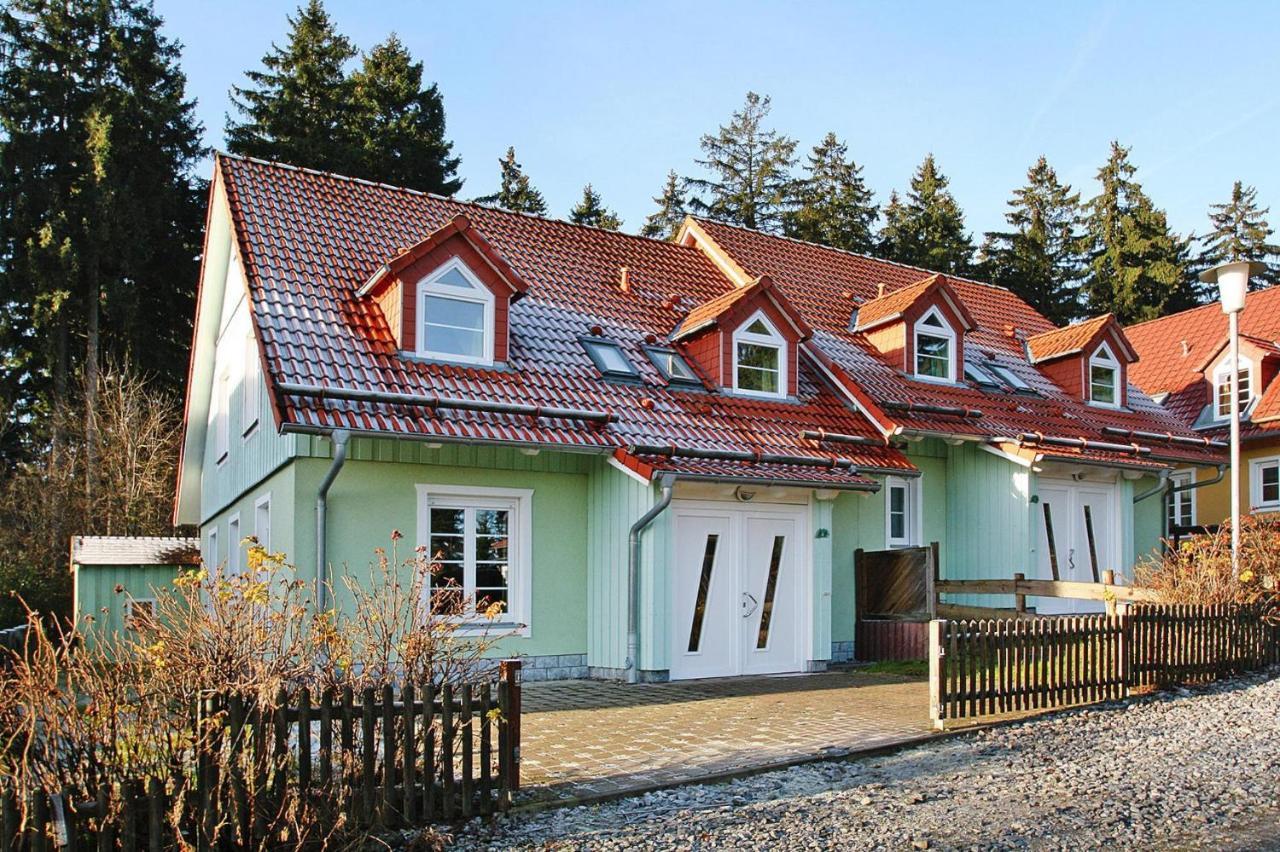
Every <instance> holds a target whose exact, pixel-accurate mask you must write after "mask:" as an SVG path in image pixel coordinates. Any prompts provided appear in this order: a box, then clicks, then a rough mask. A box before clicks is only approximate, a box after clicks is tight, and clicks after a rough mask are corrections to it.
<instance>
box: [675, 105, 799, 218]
mask: <svg viewBox="0 0 1280 852" xmlns="http://www.w3.org/2000/svg"><path fill="white" fill-rule="evenodd" d="M770 108H771V107H770V102H769V98H768V96H764V97H762V96H760V95H757V94H756V93H755V92H747V101H746V103H745V104H744V105H743V107H742V109H740V110H738V111H737V112H735V113H734V114H733V116H732V117H731V118H730V120H729V123H728V124H727V125H722V126H721V127H720V129H719V130H718V131H717V132H716V133H715V134H707V135H705V136H703V137H702V142H701V146H702V151H703V153H704V154H705V159H701V160H695V161H694V162H696V163H697V164H698V165H699V166H702V167H703V168H704V169H705V170H706V171H707V172H709V173H710V176H709V177H706V178H686V179H685V183H684V186H685V189H686V190H691V193H690V198H689V207H690V208H691V209H692V210H694V211H696V212H699V213H703V214H706V215H707V216H709V217H710V218H712V219H719V220H720V221H722V222H729V223H731V224H735V225H742V226H743V227H746V228H752V229H754V230H759V231H767V232H774V231H777V230H779V229H780V227H781V225H782V216H783V214H784V213H785V212H787V211H788V210H789V209H791V207H792V206H793V203H794V202H793V199H792V195H793V192H794V187H793V185H792V180H791V169H792V167H793V166H794V165H795V151H796V143H795V140H794V139H789V138H787V137H786V136H781V135H779V134H778V132H777V131H776V130H772V129H767V128H766V127H765V126H764V122H765V120H766V119H767V118H768V117H769V110H770Z"/></svg>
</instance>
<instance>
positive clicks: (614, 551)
mask: <svg viewBox="0 0 1280 852" xmlns="http://www.w3.org/2000/svg"><path fill="white" fill-rule="evenodd" d="M657 499H658V489H657V487H656V486H654V485H651V484H645V483H643V482H640V481H639V480H638V479H637V478H636V477H633V476H630V475H629V474H627V473H624V472H623V471H621V470H618V469H617V468H616V467H614V466H613V465H611V464H610V463H609V462H608V461H607V460H606V459H602V458H597V459H594V460H593V464H592V469H591V475H590V477H589V478H588V488H587V501H588V502H587V521H588V524H587V538H588V550H589V554H590V555H589V558H588V572H587V599H588V601H589V605H588V607H587V630H588V634H589V636H590V640H589V641H588V643H587V664H588V665H589V666H592V667H598V668H606V669H622V668H625V666H626V659H627V601H628V598H629V591H628V589H627V561H628V538H629V535H630V532H631V525H632V524H634V523H635V522H636V520H638V519H639V518H640V516H641V515H643V514H644V513H645V512H647V511H648V510H649V508H650V507H651V506H652V505H653V504H654V501H655V500H657ZM669 515H670V513H669V512H663V513H662V514H661V515H659V516H658V517H657V518H656V519H655V520H654V522H653V523H652V524H650V525H649V527H648V529H646V530H645V532H644V535H643V537H642V538H641V542H640V545H641V546H640V550H641V567H640V570H641V581H640V582H641V592H640V594H641V604H642V605H641V608H640V613H641V617H640V625H639V633H640V668H641V669H644V670H646V671H658V670H663V669H666V668H667V667H668V662H667V660H668V650H667V646H668V641H667V640H668V637H667V633H668V630H669V622H668V621H667V616H668V610H669V609H670V605H669V603H668V600H669V597H668V586H667V576H666V571H665V570H657V569H658V568H662V567H664V566H665V565H666V561H667V549H668V538H667V536H668V529H669V526H668V523H669V522H668V518H669Z"/></svg>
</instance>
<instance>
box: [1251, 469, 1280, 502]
mask: <svg viewBox="0 0 1280 852" xmlns="http://www.w3.org/2000/svg"><path fill="white" fill-rule="evenodd" d="M1252 473H1253V476H1252V477H1251V478H1252V479H1253V506H1254V508H1255V509H1277V508H1280V459H1276V458H1270V459H1261V460H1259V461H1255V462H1254V463H1253V471H1252Z"/></svg>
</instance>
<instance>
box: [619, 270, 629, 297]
mask: <svg viewBox="0 0 1280 852" xmlns="http://www.w3.org/2000/svg"><path fill="white" fill-rule="evenodd" d="M618 273H619V274H618V289H619V290H621V291H622V292H624V293H630V292H631V270H630V269H628V268H627V267H625V266H623V267H619V270H618Z"/></svg>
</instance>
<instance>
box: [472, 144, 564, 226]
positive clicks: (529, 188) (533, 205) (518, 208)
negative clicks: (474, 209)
mask: <svg viewBox="0 0 1280 852" xmlns="http://www.w3.org/2000/svg"><path fill="white" fill-rule="evenodd" d="M498 167H499V168H500V169H501V170H502V184H501V186H500V188H499V189H498V191H497V192H495V193H493V194H492V195H484V196H481V197H480V198H477V199H476V203H478V204H488V205H490V206H492V207H501V208H503V209H505V210H514V211H515V212H517V213H532V214H534V215H535V216H545V215H547V202H546V200H544V199H543V197H542V193H541V192H538V190H536V189H534V188H533V184H531V183H530V182H529V176H528V175H526V174H525V173H524V169H523V167H521V165H520V163H519V162H517V161H516V149H515V148H514V147H512V148H508V149H507V153H506V155H505V156H503V157H502V158H501V159H500V160H498Z"/></svg>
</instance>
